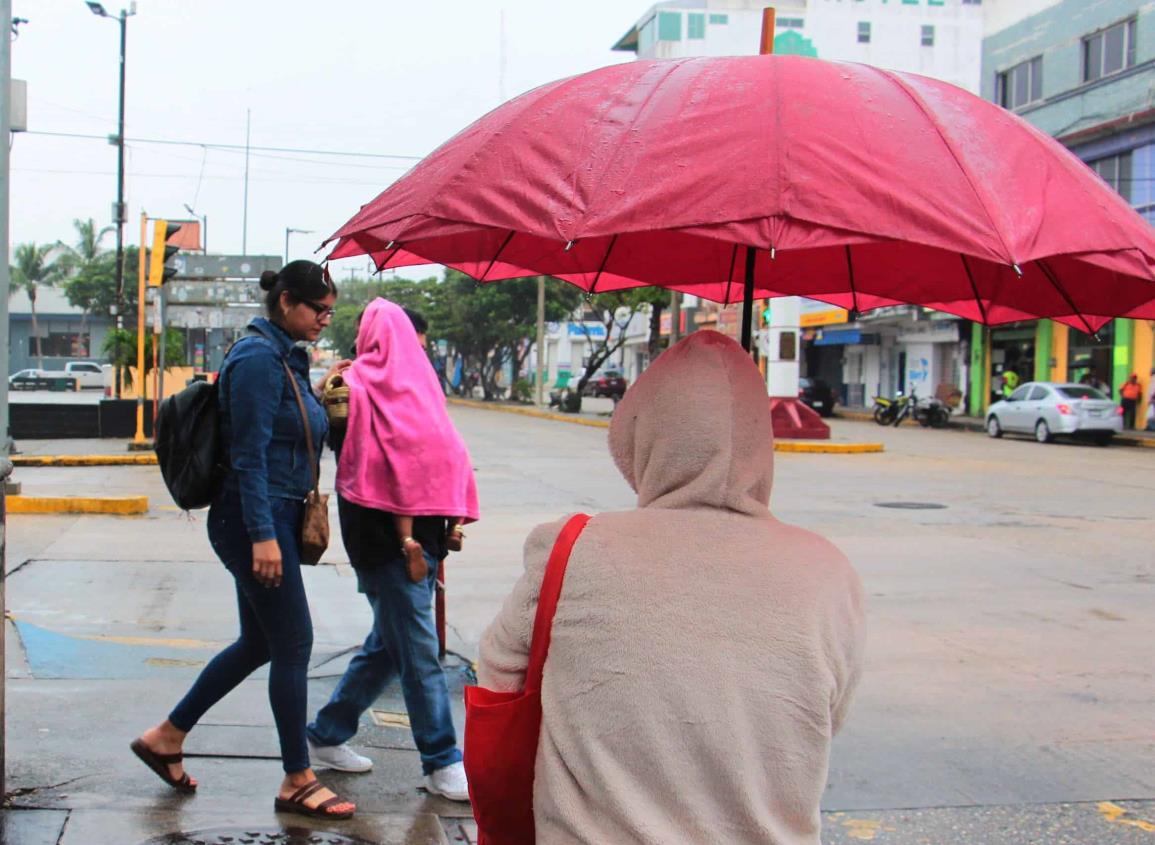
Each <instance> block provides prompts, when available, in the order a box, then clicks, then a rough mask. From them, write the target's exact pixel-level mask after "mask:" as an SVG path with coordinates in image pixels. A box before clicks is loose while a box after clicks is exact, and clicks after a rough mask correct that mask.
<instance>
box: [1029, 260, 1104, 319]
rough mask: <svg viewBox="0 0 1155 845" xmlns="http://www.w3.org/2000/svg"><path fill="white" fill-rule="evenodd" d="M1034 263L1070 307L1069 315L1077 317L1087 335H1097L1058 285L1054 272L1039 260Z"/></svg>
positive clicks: (1077, 307) (1068, 295)
mask: <svg viewBox="0 0 1155 845" xmlns="http://www.w3.org/2000/svg"><path fill="white" fill-rule="evenodd" d="M1035 263H1036V264H1038V265H1039V269H1040V270H1042V271H1043V275H1044V276H1046V277H1047V281H1048V282H1050V283H1051V285H1052V286H1053V287H1054V288H1055V290H1057V291H1058V292H1059V296H1061V297H1063V301H1065V302H1066V303H1067V305H1069V306H1070V307H1071V313H1072V314H1075V315H1077V316H1078V318H1079V319H1080V320H1082V321H1083V325H1084V326H1086V327H1087V334H1089V335H1094V334H1097V332H1096V331H1095V330H1094V329H1093V328H1091V324H1090V323H1089V322H1087V318H1086V317H1085V316H1083V312H1082V311H1080V310H1079V306H1077V305H1076V304H1075V302H1074V300H1072V299H1071V296H1070V294H1068V293H1067V291H1066V290H1064V289H1063V286H1062V285H1061V284H1059V279H1058V277H1057V276H1056V275H1055V273H1054V271H1053V270H1052V269H1051V268H1050V267H1048V266H1047V262H1045V261H1044V260H1043V259H1041V258H1040V259H1039V260H1038V261H1036V262H1035Z"/></svg>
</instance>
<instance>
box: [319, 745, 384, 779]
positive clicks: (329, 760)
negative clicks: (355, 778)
mask: <svg viewBox="0 0 1155 845" xmlns="http://www.w3.org/2000/svg"><path fill="white" fill-rule="evenodd" d="M309 757H310V758H311V759H312V761H313V763H314V764H316V765H319V766H324V767H326V768H330V769H336V770H337V771H339V772H367V771H369V770H370V769H372V768H373V761H372V760H370V759H369V758H368V757H362V756H361V755H360V754H358V753H357V752H356V751H354V750H353V749H352V748H350V747H349V746H348V745H346V744H345V743H341V744H340V745H317V744H316V743H315V742H313V740H311V739H310V740H309Z"/></svg>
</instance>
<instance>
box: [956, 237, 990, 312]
mask: <svg viewBox="0 0 1155 845" xmlns="http://www.w3.org/2000/svg"><path fill="white" fill-rule="evenodd" d="M958 257H959V258H961V259H962V265H963V269H964V270H966V273H967V281H968V282H970V283H971V293H973V294H974V295H975V305H977V306H978V307H979V316H981V317H982V318H983V325H986V324H987V309H986V307H985V306H984V305H983V301H982V299H981V298H980V297H979V287H978V285H976V284H975V277H974V273H972V272H971V265H970V264H969V263H968V262H967V257H966V256H965V255H963V254H962V253H961V252H960V253H959V254H958Z"/></svg>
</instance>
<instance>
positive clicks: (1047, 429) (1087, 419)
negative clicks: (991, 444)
mask: <svg viewBox="0 0 1155 845" xmlns="http://www.w3.org/2000/svg"><path fill="white" fill-rule="evenodd" d="M1008 431H1013V432H1021V433H1024V434H1034V436H1035V439H1036V440H1038V441H1039V442H1040V443H1047V442H1049V441H1051V440H1053V439H1054V438H1055V437H1085V438H1090V439H1091V440H1094V441H1095V442H1096V443H1099V444H1100V445H1103V446H1106V445H1107V444H1108V443H1110V442H1111V438H1112V437H1114V436H1115V435H1116V434H1118V433H1120V432H1121V431H1123V409H1122V408H1120V407H1119V406H1118V405H1116V404H1115V402H1114V401H1113V400H1112V399H1110V398H1109V397H1108V396H1106V395H1105V394H1104V393H1103V392H1102V391H1100V390H1097V389H1095V388H1094V387H1089V386H1088V385H1085V384H1056V383H1054V382H1041V381H1032V382H1027V383H1026V384H1024V385H1021V386H1020V387H1018V388H1017V389H1016V390H1015V391H1014V392H1013V393H1012V394H1011V395H1010V396H1008V397H1007V398H1006V399H1003V400H1001V401H999V402H995V403H994V404H993V405H991V408H990V410H989V411H987V434H988V435H990V436H991V437H1002V436H1003V433H1004V432H1008Z"/></svg>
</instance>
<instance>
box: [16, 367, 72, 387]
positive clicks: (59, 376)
mask: <svg viewBox="0 0 1155 845" xmlns="http://www.w3.org/2000/svg"><path fill="white" fill-rule="evenodd" d="M8 388H9V390H78V389H79V385H78V384H77V380H76V377H75V376H72V375H70V374H68V373H66V372H64V371H63V370H19V371H17V372H15V373H13V374H12V375H10V376H8Z"/></svg>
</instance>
